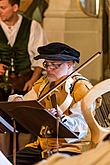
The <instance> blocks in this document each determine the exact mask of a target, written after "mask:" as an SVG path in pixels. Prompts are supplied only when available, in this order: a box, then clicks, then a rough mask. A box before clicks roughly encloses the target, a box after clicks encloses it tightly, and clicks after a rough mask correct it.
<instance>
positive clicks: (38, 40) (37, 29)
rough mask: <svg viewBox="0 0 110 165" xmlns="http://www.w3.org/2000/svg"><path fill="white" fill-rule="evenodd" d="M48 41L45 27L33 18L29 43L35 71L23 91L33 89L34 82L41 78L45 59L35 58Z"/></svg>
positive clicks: (32, 66) (32, 67)
mask: <svg viewBox="0 0 110 165" xmlns="http://www.w3.org/2000/svg"><path fill="white" fill-rule="evenodd" d="M47 43H48V42H47V38H46V34H45V32H44V30H43V28H42V27H41V25H40V24H39V23H38V22H36V21H35V20H33V21H32V25H31V32H30V38H29V43H28V52H29V55H30V61H31V69H32V70H33V71H34V73H33V75H32V77H31V79H30V80H29V81H27V82H26V84H25V86H24V89H23V91H26V90H27V91H29V90H31V88H32V86H33V84H34V83H35V82H36V80H38V79H39V78H40V76H41V72H42V67H43V66H42V61H43V60H38V61H37V60H34V57H35V56H36V55H37V54H38V53H37V48H38V47H39V46H42V45H44V44H47Z"/></svg>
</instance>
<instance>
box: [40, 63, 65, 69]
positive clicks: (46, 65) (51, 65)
mask: <svg viewBox="0 0 110 165" xmlns="http://www.w3.org/2000/svg"><path fill="white" fill-rule="evenodd" d="M63 63H64V62H62V63H59V64H57V63H54V62H47V61H44V62H43V67H44V68H45V69H47V68H48V67H51V68H52V69H58V68H59V67H60V66H61V65H62V64H63Z"/></svg>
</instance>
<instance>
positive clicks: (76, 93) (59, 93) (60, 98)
mask: <svg viewBox="0 0 110 165" xmlns="http://www.w3.org/2000/svg"><path fill="white" fill-rule="evenodd" d="M63 78H64V77H63ZM63 78H62V79H63ZM62 79H60V80H58V81H56V82H55V85H57V84H58V83H59V82H60V81H61V80H62ZM71 79H72V81H71V80H70V81H68V83H67V84H66V82H65V83H64V84H63V85H61V86H60V87H58V88H57V89H55V91H54V92H55V94H56V101H57V104H58V106H61V105H62V104H63V102H64V101H65V99H66V97H67V92H65V91H66V90H65V86H66V88H68V89H67V90H69V91H70V95H71V97H72V98H73V99H72V101H71V102H70V103H68V104H69V105H68V107H67V109H65V110H64V114H65V115H70V114H71V112H70V111H69V108H70V107H71V106H73V104H75V103H76V102H78V101H80V100H81V99H82V98H83V97H84V96H85V95H86V94H87V92H88V91H89V89H91V88H92V87H93V86H92V85H91V83H90V82H89V81H88V80H87V79H86V78H84V77H83V76H82V75H80V74H78V73H77V74H76V75H75V76H74V77H73V78H71ZM49 89H50V83H49V81H48V79H47V77H45V76H43V77H41V78H40V79H39V80H38V81H37V82H36V83H35V84H34V90H35V92H36V94H37V97H38V98H40V97H41V96H42V95H44V94H45V93H46V92H48V91H49ZM41 104H42V105H43V106H44V107H45V108H46V109H50V108H52V103H51V99H50V95H48V96H47V97H46V98H44V100H43V101H42V102H41ZM63 107H64V106H63ZM64 143H66V141H65V139H64V138H59V147H62V145H63V144H64ZM38 145H40V146H41V148H42V150H46V147H47V145H46V139H45V138H43V137H38V139H37V141H35V142H34V143H30V144H28V145H26V147H34V148H36V147H38ZM48 147H49V149H50V150H51V149H54V148H56V139H55V138H48Z"/></svg>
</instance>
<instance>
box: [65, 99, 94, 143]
mask: <svg viewBox="0 0 110 165" xmlns="http://www.w3.org/2000/svg"><path fill="white" fill-rule="evenodd" d="M94 107H95V103H94V104H93V105H91V109H94ZM70 111H71V112H72V114H71V115H70V116H64V117H63V118H62V122H63V124H64V125H65V126H66V127H68V128H69V129H70V130H71V132H73V133H74V132H77V133H78V138H66V139H65V140H66V141H67V142H68V143H72V142H76V141H79V140H81V139H82V138H84V137H85V136H86V135H87V133H88V125H87V123H86V121H85V119H84V117H83V114H82V112H81V102H80V101H79V102H77V103H76V104H74V105H73V106H72V107H71V109H70Z"/></svg>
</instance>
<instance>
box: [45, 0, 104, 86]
mask: <svg viewBox="0 0 110 165" xmlns="http://www.w3.org/2000/svg"><path fill="white" fill-rule="evenodd" d="M44 29H45V30H46V33H47V36H48V39H49V42H53V41H60V42H65V43H67V44H69V45H70V46H72V47H74V48H76V49H78V50H79V51H80V52H81V62H80V64H82V63H83V62H85V61H86V60H87V59H88V58H90V57H91V56H92V55H93V54H95V53H96V52H97V51H102V15H101V12H100V15H99V17H98V18H94V17H90V16H87V15H85V14H84V13H83V12H82V11H81V9H80V5H79V4H78V1H77V0H60V1H59V0H50V1H49V8H48V9H47V11H46V13H45V18H44ZM102 68H103V67H102V57H99V58H97V59H96V60H94V61H93V62H92V63H91V64H89V65H88V66H86V67H85V68H84V69H83V70H82V71H81V73H82V74H83V75H85V76H86V77H88V78H89V79H91V80H92V81H93V83H96V82H98V81H100V80H101V79H102ZM94 69H95V72H94Z"/></svg>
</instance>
